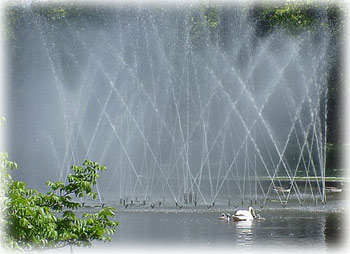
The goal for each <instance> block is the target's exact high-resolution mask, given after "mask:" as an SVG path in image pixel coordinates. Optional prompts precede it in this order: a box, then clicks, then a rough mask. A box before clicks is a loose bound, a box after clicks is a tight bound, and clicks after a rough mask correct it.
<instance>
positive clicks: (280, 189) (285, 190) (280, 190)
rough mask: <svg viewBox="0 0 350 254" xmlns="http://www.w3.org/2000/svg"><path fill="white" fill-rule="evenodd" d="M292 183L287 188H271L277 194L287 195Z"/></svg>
mask: <svg viewBox="0 0 350 254" xmlns="http://www.w3.org/2000/svg"><path fill="white" fill-rule="evenodd" d="M291 187H292V183H290V184H289V187H288V188H287V189H286V188H283V187H282V186H276V187H275V188H273V190H274V191H276V192H279V193H289V192H290V190H291V189H292V188H291Z"/></svg>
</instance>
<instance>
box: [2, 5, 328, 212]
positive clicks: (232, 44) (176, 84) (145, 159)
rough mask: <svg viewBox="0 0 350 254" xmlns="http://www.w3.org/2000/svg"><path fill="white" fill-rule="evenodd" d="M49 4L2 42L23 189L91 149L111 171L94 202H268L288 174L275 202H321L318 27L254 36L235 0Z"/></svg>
mask: <svg viewBox="0 0 350 254" xmlns="http://www.w3.org/2000/svg"><path fill="white" fill-rule="evenodd" d="M41 8H42V9H41ZM45 8H46V9H45ZM47 8H51V7H50V6H46V7H45V6H31V7H30V6H25V7H17V9H18V10H17V13H18V15H20V18H19V20H20V21H19V24H17V25H15V27H14V28H15V29H14V33H16V35H17V38H20V42H18V43H19V47H13V46H11V45H9V62H10V65H9V66H10V69H9V73H10V75H9V76H10V99H9V109H10V110H9V116H8V117H7V118H8V122H9V137H10V138H9V152H10V154H11V159H13V160H15V161H17V162H18V164H19V170H18V171H17V172H15V174H16V175H17V177H18V178H20V179H23V180H25V181H26V182H27V183H28V185H29V187H32V188H36V189H39V190H45V182H46V181H47V180H52V181H58V180H61V181H64V180H65V178H66V176H67V174H68V173H69V169H70V166H71V165H72V164H76V165H79V164H81V163H82V162H83V161H84V160H85V159H89V160H94V161H97V162H99V163H100V164H103V165H106V166H107V168H108V170H107V171H106V172H103V173H102V174H101V178H100V179H99V182H98V186H97V187H98V193H99V198H100V199H101V200H109V201H118V202H119V200H120V199H125V198H128V199H129V200H135V201H137V200H139V201H141V200H148V201H152V200H153V201H158V200H159V201H160V200H161V201H163V200H164V201H165V202H169V203H172V204H175V202H176V203H178V204H183V203H195V204H197V202H198V204H203V205H208V206H209V205H212V204H214V203H215V202H217V203H220V202H225V203H227V202H231V201H232V202H234V200H241V201H242V202H244V201H246V200H249V201H250V202H253V201H255V202H261V203H264V202H266V200H267V198H268V197H270V196H271V195H276V193H274V191H273V189H274V188H276V187H280V186H284V187H288V183H289V182H291V183H292V185H291V187H290V188H291V190H290V192H288V193H282V194H278V193H277V197H276V199H277V200H279V201H280V202H287V201H288V200H289V198H290V196H293V197H295V199H296V200H297V202H302V199H303V198H304V195H306V194H308V195H310V196H311V197H312V199H314V200H317V199H319V200H322V201H324V199H325V194H324V191H325V186H324V183H325V182H324V178H325V175H324V172H325V162H326V158H325V145H326V132H327V129H326V125H325V123H326V113H327V104H326V96H327V78H328V73H329V61H328V53H329V52H328V47H329V35H328V32H327V30H326V28H323V27H319V28H317V29H310V30H309V31H305V32H304V33H301V34H298V35H291V34H289V33H287V32H286V31H283V30H280V29H276V31H274V32H272V33H269V34H268V35H266V36H258V35H257V34H256V24H255V23H254V19H252V18H251V17H250V16H249V15H250V14H249V12H247V11H246V8H243V6H240V5H232V6H231V5H229V6H218V7H216V8H213V9H209V11H208V10H203V8H202V7H200V6H192V7H190V6H180V5H179V6H177V5H173V6H170V5H169V6H166V5H160V6H156V5H120V6H118V5H117V6H103V5H100V6H85V7H81V9H80V10H79V11H78V12H77V13H76V16H69V15H61V16H53V17H56V18H55V19H53V18H52V16H47V15H45V11H42V10H47ZM52 8H53V7H52ZM67 8H69V7H67ZM208 12H209V14H210V15H209V14H208ZM319 15H320V16H321V17H322V11H320V13H319ZM300 176H302V177H305V178H306V179H307V181H306V182H303V183H300V182H298V181H296V180H295V177H300ZM281 179H285V180H284V182H287V186H285V184H284V182H283V181H282V180H281Z"/></svg>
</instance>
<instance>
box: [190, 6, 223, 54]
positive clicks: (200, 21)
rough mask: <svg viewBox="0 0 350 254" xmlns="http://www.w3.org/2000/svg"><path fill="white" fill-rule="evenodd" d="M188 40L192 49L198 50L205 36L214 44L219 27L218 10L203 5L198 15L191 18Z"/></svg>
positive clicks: (215, 7) (214, 7)
mask: <svg viewBox="0 0 350 254" xmlns="http://www.w3.org/2000/svg"><path fill="white" fill-rule="evenodd" d="M190 24H191V31H190V39H191V43H192V45H193V46H194V48H199V47H200V43H203V38H204V37H205V36H206V35H209V36H210V39H211V40H212V41H213V42H215V41H216V40H217V38H218V31H219V27H220V19H219V8H218V7H217V6H216V5H213V4H203V5H202V6H201V8H200V12H199V13H195V14H193V15H192V16H191V20H190Z"/></svg>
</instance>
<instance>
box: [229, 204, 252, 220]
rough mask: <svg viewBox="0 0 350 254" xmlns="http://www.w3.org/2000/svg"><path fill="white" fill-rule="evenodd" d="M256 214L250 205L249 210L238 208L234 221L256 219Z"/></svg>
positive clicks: (233, 216) (233, 217)
mask: <svg viewBox="0 0 350 254" xmlns="http://www.w3.org/2000/svg"><path fill="white" fill-rule="evenodd" d="M255 216H256V214H255V211H254V209H253V207H249V208H248V211H247V210H238V211H236V212H235V214H234V215H232V219H233V221H249V220H254V217H255Z"/></svg>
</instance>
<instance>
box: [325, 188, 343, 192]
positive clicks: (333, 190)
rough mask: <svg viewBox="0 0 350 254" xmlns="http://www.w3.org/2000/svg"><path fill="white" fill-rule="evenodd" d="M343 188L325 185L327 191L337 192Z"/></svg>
mask: <svg viewBox="0 0 350 254" xmlns="http://www.w3.org/2000/svg"><path fill="white" fill-rule="evenodd" d="M342 191H343V189H339V188H337V187H326V192H327V193H338V192H342Z"/></svg>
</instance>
